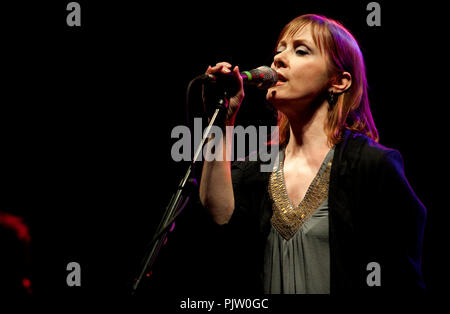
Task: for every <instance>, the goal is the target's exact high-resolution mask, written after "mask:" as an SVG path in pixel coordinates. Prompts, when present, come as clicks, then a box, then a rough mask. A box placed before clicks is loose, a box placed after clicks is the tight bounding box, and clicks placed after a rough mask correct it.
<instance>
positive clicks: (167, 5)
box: [0, 0, 448, 304]
mask: <svg viewBox="0 0 450 314" xmlns="http://www.w3.org/2000/svg"><path fill="white" fill-rule="evenodd" d="M369 2H370V1H358V2H356V1H355V2H349V1H340V2H339V3H337V2H335V1H309V2H306V1H289V2H286V1H275V2H262V1H259V2H247V1H241V2H239V3H233V2H216V1H214V2H211V3H199V2H193V1H191V2H180V3H178V2H174V1H168V2H162V3H157V2H150V1H148V2H146V3H145V4H144V3H142V2H138V1H133V2H131V1H119V2H111V1H95V3H94V1H81V0H80V1H78V3H79V4H80V6H81V21H82V25H81V27H68V26H67V24H66V16H67V14H68V11H66V6H67V4H68V3H69V1H57V2H56V1H55V2H54V3H52V2H50V3H48V2H46V1H33V2H31V1H30V3H26V2H14V3H8V4H2V7H1V8H0V9H1V12H2V17H1V19H0V23H1V26H0V27H1V28H0V29H1V33H2V52H3V53H2V61H3V62H2V67H1V75H2V77H3V79H2V89H1V90H2V93H1V106H0V108H1V109H0V110H1V113H0V118H1V123H0V127H1V133H0V139H1V141H0V144H1V155H2V159H1V160H2V165H1V168H0V171H1V172H0V173H1V176H0V180H1V199H0V201H1V204H0V205H1V210H3V211H6V212H10V213H13V214H15V215H18V216H21V217H23V218H24V221H25V222H26V223H27V224H28V225H29V228H30V233H31V244H32V245H31V262H32V264H31V265H32V270H31V282H32V289H33V293H34V295H36V296H42V297H50V296H51V297H54V296H66V297H70V298H71V297H74V296H126V295H127V294H129V292H130V286H129V283H130V281H131V280H132V278H133V277H134V276H135V275H136V272H137V271H138V269H139V263H140V260H141V258H142V257H143V255H144V253H145V248H146V243H147V242H148V241H149V240H150V239H151V237H152V236H153V232H154V231H155V228H156V225H157V224H158V222H159V219H160V217H161V215H162V210H163V209H164V208H165V206H166V204H167V203H168V201H169V198H170V196H171V195H172V193H173V192H174V191H175V189H176V186H177V184H178V182H179V180H180V179H181V177H182V176H183V175H184V173H185V171H186V169H187V166H188V164H187V163H185V162H182V163H180V162H175V161H173V160H172V158H171V154H170V151H171V147H172V145H173V143H174V142H175V141H176V140H175V139H171V131H172V129H173V128H174V127H175V126H177V125H185V124H186V116H185V92H186V87H187V84H188V83H189V81H190V80H191V79H192V78H194V77H195V76H197V75H199V74H201V73H203V72H204V71H205V69H206V68H207V66H208V65H213V64H215V63H216V62H219V61H223V60H224V61H228V62H230V63H232V64H233V65H235V64H237V65H239V66H240V69H241V70H245V69H251V68H254V67H257V66H260V65H263V64H265V65H270V63H271V56H272V50H273V48H274V45H275V41H276V39H277V36H278V34H279V32H280V31H281V29H282V27H283V26H284V25H285V24H286V23H288V22H289V21H290V20H291V19H292V18H294V17H296V16H298V15H301V14H305V13H316V14H323V15H326V16H328V17H331V18H334V19H337V20H339V21H341V22H342V23H343V24H344V25H345V26H346V27H347V28H349V29H350V30H351V31H352V32H353V34H354V35H355V37H356V38H357V40H358V41H359V43H360V46H361V48H362V50H363V54H364V56H365V61H366V66H367V76H368V82H369V85H370V94H369V95H370V100H371V107H372V111H373V114H374V119H375V122H376V125H377V127H378V130H379V132H380V138H381V140H380V142H381V143H382V144H383V145H385V146H388V147H393V148H396V149H398V150H400V152H401V153H402V155H403V157H404V160H405V169H406V175H407V177H408V178H409V181H410V184H411V186H412V187H413V189H414V190H415V192H416V194H417V195H418V197H419V198H420V199H421V200H422V202H423V203H424V204H425V206H426V207H427V209H428V218H429V219H428V223H427V226H426V235H425V236H426V237H425V245H424V258H423V266H424V274H425V277H426V281H427V284H428V287H429V294H431V295H437V294H439V293H444V289H445V284H446V283H447V282H448V279H447V278H448V276H447V272H448V268H447V267H446V260H445V259H444V258H443V257H442V254H443V251H445V248H446V247H447V244H446V242H447V234H446V230H447V228H445V226H446V224H447V220H446V219H445V218H446V217H445V216H444V215H445V212H446V211H447V210H448V206H446V205H447V202H444V198H445V190H446V180H445V178H446V171H445V170H446V168H447V167H446V151H445V147H446V145H445V144H446V143H447V142H448V141H447V136H446V132H445V130H444V128H445V125H446V120H447V119H445V116H444V114H445V112H446V111H445V110H446V108H445V107H444V106H446V103H447V102H448V97H447V94H448V88H446V86H445V85H444V84H443V83H441V82H440V76H439V74H440V73H441V72H443V70H444V62H443V57H444V53H443V52H444V48H443V46H442V44H443V42H444V40H445V33H444V27H443V25H444V24H445V23H444V22H443V21H445V17H443V15H445V11H444V10H445V9H444V7H443V6H442V5H441V4H432V3H431V2H430V1H427V3H426V4H425V3H420V4H416V3H414V2H405V3H398V2H396V5H395V6H394V5H393V3H391V2H392V1H391V2H388V1H378V3H379V4H380V6H381V26H378V27H377V26H374V27H369V26H368V25H367V23H366V17H367V15H368V14H369V11H367V9H366V7H367V4H368V3H369ZM445 83H446V82H445ZM199 95H200V94H199V90H198V89H195V88H194V89H193V98H194V99H195V98H196V97H197V98H196V99H199V98H198V97H199ZM263 100H264V94H263V93H262V92H259V91H255V90H252V89H249V90H248V91H247V97H246V99H245V101H244V103H243V105H242V107H241V111H240V114H239V118H238V121H237V123H239V124H242V125H244V126H246V125H270V124H271V123H273V112H272V111H271V110H270V108H268V107H267V106H266V105H265V103H264V101H263ZM200 166H201V165H200ZM374 219H378V218H377V217H374ZM209 223H210V222H209V221H208V219H207V217H206V216H204V215H203V214H202V212H201V211H199V210H198V209H197V208H193V207H188V208H187V209H186V210H185V211H184V212H183V213H182V215H181V216H180V218H179V221H177V226H176V228H175V231H174V232H172V233H171V234H170V236H169V240H168V242H167V245H166V246H165V247H164V249H163V251H162V253H161V256H160V259H159V260H158V261H157V263H156V265H155V268H154V271H153V273H152V276H150V278H148V279H146V280H145V283H144V285H143V288H142V291H141V295H143V296H145V298H146V299H147V300H148V301H149V304H151V302H152V300H153V301H156V300H157V299H158V298H159V297H156V296H157V295H158V293H157V292H160V293H161V292H162V294H163V295H165V296H166V297H167V298H169V297H168V295H171V293H175V292H176V293H178V295H181V296H182V297H183V296H184V297H186V298H187V297H189V296H195V295H199V294H200V295H204V296H207V295H208V293H214V291H215V290H214V286H215V285H220V283H218V281H217V280H216V278H215V274H217V273H218V272H220V271H216V270H215V268H214V266H215V265H214V264H212V263H211V261H213V260H214V257H213V256H211V255H210V253H209V251H210V248H211V247H212V246H214V243H211V241H210V240H209V239H208V237H205V234H207V233H206V231H207V230H208V228H209V227H208V225H209ZM380 232H382V231H380ZM73 261H75V262H78V263H79V264H80V266H81V287H68V286H67V284H66V276H67V274H68V273H69V272H68V271H67V270H66V266H67V264H68V263H69V262H73ZM230 294H232V291H231V290H230ZM174 302H175V301H174Z"/></svg>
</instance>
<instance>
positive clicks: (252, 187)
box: [200, 15, 426, 294]
mask: <svg viewBox="0 0 450 314" xmlns="http://www.w3.org/2000/svg"><path fill="white" fill-rule="evenodd" d="M271 68H272V69H273V70H275V71H276V72H277V73H278V82H277V83H276V85H274V86H273V87H271V88H269V89H268V91H267V95H266V98H267V100H268V101H269V102H270V103H271V104H272V105H273V106H274V107H275V108H276V109H277V110H278V112H279V135H280V136H279V151H280V153H279V155H278V160H277V161H276V162H275V165H274V168H273V171H272V172H269V173H266V172H261V171H260V161H238V162H234V163H233V164H231V165H230V162H229V161H205V162H204V165H203V171H202V177H201V184H200V201H201V203H202V205H203V206H204V207H205V208H206V209H207V210H208V212H209V213H210V214H211V216H212V218H213V220H214V221H215V223H216V224H218V225H220V226H221V227H220V229H221V230H222V232H223V235H224V237H223V238H224V241H225V242H224V250H225V251H226V249H227V248H228V251H226V252H227V254H224V256H226V258H227V260H226V262H224V265H225V266H224V268H226V269H223V270H221V271H223V272H224V273H226V274H229V275H230V276H228V275H226V276H224V277H227V278H229V279H230V278H233V279H230V280H236V281H235V282H234V286H235V287H236V289H237V290H236V291H241V292H264V293H283V294H285V293H286V294H292V293H296V294H311V293H318V294H330V293H331V294H336V293H348V292H352V293H354V292H364V293H365V292H368V293H371V292H376V293H379V292H395V293H399V292H400V293H401V292H403V291H405V292H413V291H421V290H422V289H423V288H424V285H423V280H422V275H421V250H422V237H423V231H424V223H425V217H426V212H425V207H424V206H423V205H422V203H421V202H420V200H419V199H418V198H417V197H416V195H415V193H414V191H413V190H412V189H411V187H410V185H409V184H408V181H407V179H406V177H405V174H404V170H403V161H402V156H401V155H400V153H399V152H398V151H396V150H394V149H390V148H386V147H384V146H382V145H380V144H379V143H378V140H379V139H378V132H377V129H376V127H375V124H374V121H373V118H372V114H371V112H370V108H369V100H368V95H367V80H366V73H365V66H364V60H363V56H362V53H361V50H360V48H359V46H358V43H357V41H356V40H355V38H354V37H353V36H352V35H351V33H350V32H349V31H348V30H347V29H345V28H344V27H343V26H342V25H341V24H340V23H338V22H336V21H334V20H331V19H329V18H325V17H323V16H318V15H302V16H299V17H297V18H295V19H294V20H292V21H291V22H290V23H289V24H287V25H286V26H285V27H284V29H283V30H282V32H281V34H280V36H279V38H278V41H277V43H276V50H275V56H274V59H273V63H272V65H271ZM218 72H221V73H233V75H234V76H235V78H236V80H237V81H239V82H240V84H241V85H240V86H241V89H240V91H239V92H238V93H237V94H236V95H234V96H233V97H231V98H230V100H229V107H228V113H227V118H226V121H225V124H226V125H229V126H232V125H233V124H234V120H235V117H236V114H237V112H238V109H239V106H240V104H241V102H242V100H243V98H244V92H243V89H242V78H241V76H240V75H239V69H238V67H236V66H235V67H234V68H232V66H231V65H230V64H229V63H226V62H221V63H218V64H216V65H215V66H214V67H209V68H208V69H207V73H209V74H212V73H218ZM221 145H223V146H222V147H224V148H225V147H226V146H227V145H231V143H229V142H227V140H226V137H225V136H224V137H223V139H222V144H221ZM223 151H224V154H225V151H226V150H225V149H224V150H223ZM224 157H225V156H224ZM224 160H225V158H224ZM236 272H237V273H236ZM233 275H234V276H233Z"/></svg>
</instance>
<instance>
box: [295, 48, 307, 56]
mask: <svg viewBox="0 0 450 314" xmlns="http://www.w3.org/2000/svg"><path fill="white" fill-rule="evenodd" d="M295 53H296V54H298V55H301V56H304V55H307V54H308V52H307V51H305V50H302V49H297V50H295Z"/></svg>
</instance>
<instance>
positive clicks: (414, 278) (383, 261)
mask: <svg viewBox="0 0 450 314" xmlns="http://www.w3.org/2000/svg"><path fill="white" fill-rule="evenodd" d="M374 170H375V173H374V174H373V181H374V182H373V183H374V190H373V192H375V194H372V196H373V199H372V200H373V202H372V203H373V205H374V206H373V207H372V210H371V211H370V215H371V217H370V219H372V223H373V226H378V228H377V229H372V230H375V232H374V234H372V239H374V241H373V243H377V244H375V245H374V249H375V250H374V251H376V250H378V252H377V253H378V254H376V256H374V258H379V259H380V267H381V285H382V286H383V285H384V286H385V288H387V289H388V290H394V291H395V290H396V289H402V291H422V290H423V288H424V283H423V278H422V273H421V255H422V242H423V234H424V227H425V220H426V209H425V206H424V205H423V204H422V202H421V201H420V200H419V199H418V197H417V196H416V194H415V193H414V191H413V189H412V188H411V186H410V184H409V182H408V180H407V178H406V176H405V172H404V164H403V158H402V156H401V154H400V153H399V152H398V151H396V150H392V149H388V150H384V151H383V154H381V158H380V159H379V161H378V166H377V167H375V169H374ZM369 201H371V200H370V199H369ZM369 251H370V250H369Z"/></svg>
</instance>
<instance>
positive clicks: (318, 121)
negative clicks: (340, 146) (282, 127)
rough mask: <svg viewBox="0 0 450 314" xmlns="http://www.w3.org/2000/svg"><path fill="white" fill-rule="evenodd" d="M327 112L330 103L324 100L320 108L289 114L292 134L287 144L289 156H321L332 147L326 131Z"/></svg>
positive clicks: (287, 155) (287, 154)
mask: <svg viewBox="0 0 450 314" xmlns="http://www.w3.org/2000/svg"><path fill="white" fill-rule="evenodd" d="M327 113H328V104H327V103H325V102H324V103H322V104H321V105H320V106H319V107H318V108H315V109H306V110H305V111H304V112H296V113H295V114H290V115H288V117H287V118H288V120H289V125H290V130H289V132H290V135H289V142H288V144H287V146H286V157H287V158H296V157H300V156H303V157H307V158H311V157H312V158H316V156H317V158H320V157H321V156H322V155H323V153H324V152H326V151H328V150H329V149H330V148H331V147H330V145H329V143H328V136H327V134H326V132H325V124H326V122H327Z"/></svg>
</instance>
